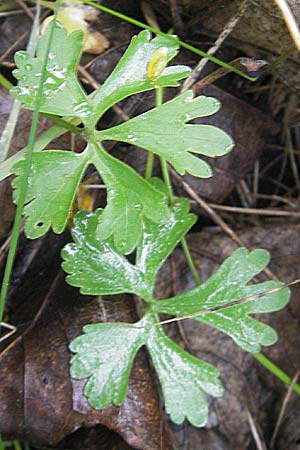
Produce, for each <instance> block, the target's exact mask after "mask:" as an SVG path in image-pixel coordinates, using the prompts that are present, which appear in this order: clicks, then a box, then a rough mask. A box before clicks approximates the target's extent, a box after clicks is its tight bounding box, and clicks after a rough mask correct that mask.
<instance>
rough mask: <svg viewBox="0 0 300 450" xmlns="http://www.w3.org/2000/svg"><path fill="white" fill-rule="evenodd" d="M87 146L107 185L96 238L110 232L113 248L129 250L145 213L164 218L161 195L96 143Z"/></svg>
mask: <svg viewBox="0 0 300 450" xmlns="http://www.w3.org/2000/svg"><path fill="white" fill-rule="evenodd" d="M89 148H93V156H92V160H93V163H94V165H95V167H96V168H97V170H98V171H99V173H100V174H101V177H102V178H103V180H104V183H105V185H106V187H107V206H106V208H105V210H104V213H103V215H102V216H101V219H100V223H99V226H98V228H97V235H98V238H99V239H100V240H101V241H102V240H105V239H107V238H108V237H109V236H111V235H113V238H114V243H115V246H116V248H117V250H118V251H119V252H120V253H124V254H125V253H131V252H132V251H133V250H134V248H135V247H136V245H137V242H138V240H139V239H140V236H141V234H142V221H143V219H144V218H145V217H146V218H148V219H149V220H151V221H153V222H155V223H165V222H166V221H167V220H168V218H169V210H168V207H167V202H166V199H165V196H164V195H163V194H162V193H161V192H159V191H158V190H157V189H155V188H154V187H153V186H152V185H151V184H150V183H148V182H147V181H146V180H144V179H143V178H142V177H141V176H140V175H139V174H138V173H137V172H135V171H134V170H133V169H132V168H131V167H129V166H127V165H126V164H124V163H123V162H121V161H119V160H117V159H116V158H114V157H113V156H111V155H109V154H108V153H107V152H106V151H105V150H103V149H102V148H101V147H100V146H99V145H97V146H93V145H90V147H89Z"/></svg>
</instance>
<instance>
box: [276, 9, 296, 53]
mask: <svg viewBox="0 0 300 450" xmlns="http://www.w3.org/2000/svg"><path fill="white" fill-rule="evenodd" d="M274 1H275V3H276V5H277V6H278V8H279V9H280V12H281V14H282V16H283V18H284V21H285V24H286V26H287V28H288V30H289V32H290V35H291V37H292V39H293V41H294V44H295V47H296V48H297V50H299V51H300V32H299V28H298V24H297V22H296V19H295V17H294V15H293V13H292V11H291V9H290V7H289V5H288V3H287V1H286V0H274Z"/></svg>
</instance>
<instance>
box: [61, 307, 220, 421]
mask: <svg viewBox="0 0 300 450" xmlns="http://www.w3.org/2000/svg"><path fill="white" fill-rule="evenodd" d="M155 321H157V317H156V316H150V315H148V316H145V317H144V318H143V319H142V320H141V321H140V322H137V323H135V324H129V323H127V324H126V323H124V324H113V323H106V324H96V325H88V326H85V327H84V332H85V334H84V335H82V336H79V337H78V338H76V339H75V340H74V341H73V342H72V343H71V345H70V350H71V351H72V352H74V353H76V355H75V356H74V357H73V358H72V361H71V375H72V377H73V378H76V379H83V378H89V380H88V381H87V384H86V385H85V389H84V393H85V395H86V396H87V397H88V400H89V402H90V404H91V405H92V406H93V407H94V408H105V407H107V406H109V405H110V404H115V405H120V404H121V403H122V402H123V401H124V399H125V396H126V392H127V388H128V378H129V374H130V370H131V368H132V363H133V360H134V357H135V355H136V353H137V351H138V350H139V348H140V347H141V346H143V345H146V346H147V347H148V349H149V352H150V354H151V358H152V360H153V363H154V366H155V369H156V371H157V374H158V377H159V380H160V382H161V385H162V390H163V395H164V398H165V403H166V410H167V412H168V413H169V414H170V415H171V419H172V420H173V421H174V422H175V423H182V422H183V421H184V419H185V418H187V419H188V420H189V421H190V422H191V423H192V424H193V425H195V426H202V425H204V424H205V422H206V420H207V415H208V407H207V401H206V398H205V395H204V392H207V393H209V394H210V395H213V396H220V395H221V394H222V385H221V383H220V381H219V379H218V371H217V370H216V369H215V368H214V367H212V366H211V365H210V364H207V363H205V362H204V361H200V360H198V359H196V358H194V357H193V356H191V355H189V354H188V353H186V352H185V351H184V350H182V349H181V348H180V347H178V346H177V345H176V344H174V343H173V342H172V341H171V340H170V339H169V338H168V337H167V336H166V335H165V334H164V332H163V331H162V329H161V328H160V327H159V328H157V327H153V326H152V327H151V325H153V324H154V323H155Z"/></svg>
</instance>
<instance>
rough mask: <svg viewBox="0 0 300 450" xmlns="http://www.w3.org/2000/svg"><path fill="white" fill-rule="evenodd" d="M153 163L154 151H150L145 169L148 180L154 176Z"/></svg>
mask: <svg viewBox="0 0 300 450" xmlns="http://www.w3.org/2000/svg"><path fill="white" fill-rule="evenodd" d="M153 163H154V153H151V152H149V153H148V157H147V164H146V171H145V179H146V180H149V179H150V178H151V177H152V171H153Z"/></svg>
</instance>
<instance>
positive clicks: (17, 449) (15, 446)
mask: <svg viewBox="0 0 300 450" xmlns="http://www.w3.org/2000/svg"><path fill="white" fill-rule="evenodd" d="M13 444H14V449H15V450H22V447H21V445H20V442H19V441H14V442H13Z"/></svg>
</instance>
